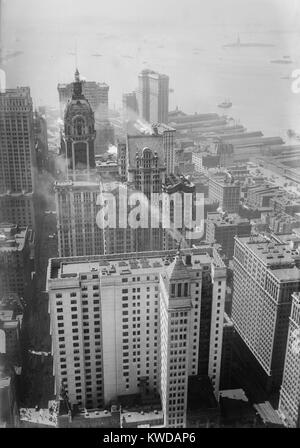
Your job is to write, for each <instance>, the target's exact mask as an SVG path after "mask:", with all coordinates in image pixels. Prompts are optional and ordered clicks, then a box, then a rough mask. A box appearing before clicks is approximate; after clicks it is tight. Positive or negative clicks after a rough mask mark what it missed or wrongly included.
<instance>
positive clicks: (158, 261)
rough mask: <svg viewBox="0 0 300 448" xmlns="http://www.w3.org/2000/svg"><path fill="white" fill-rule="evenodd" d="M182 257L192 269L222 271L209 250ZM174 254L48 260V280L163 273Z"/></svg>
mask: <svg viewBox="0 0 300 448" xmlns="http://www.w3.org/2000/svg"><path fill="white" fill-rule="evenodd" d="M181 254H182V255H183V256H185V255H189V254H192V256H191V264H192V268H193V269H197V270H199V269H201V268H200V266H201V265H207V264H210V263H213V264H214V265H215V266H216V267H220V268H223V267H224V264H223V262H222V260H221V258H220V256H219V254H218V253H217V250H216V248H215V247H213V246H209V245H203V246H201V247H200V246H199V247H198V248H195V249H182V250H181ZM175 255H176V251H159V252H141V253H128V254H114V255H99V256H87V257H70V258H56V259H50V260H49V265H48V280H53V279H68V278H78V279H79V278H80V276H81V275H84V274H86V273H94V275H95V276H97V275H98V274H100V276H101V277H113V276H122V275H134V274H137V275H138V274H143V273H147V274H148V273H149V274H151V273H155V274H157V272H158V270H159V271H160V272H161V271H162V268H165V269H167V267H168V266H170V265H171V263H173V261H174V257H175Z"/></svg>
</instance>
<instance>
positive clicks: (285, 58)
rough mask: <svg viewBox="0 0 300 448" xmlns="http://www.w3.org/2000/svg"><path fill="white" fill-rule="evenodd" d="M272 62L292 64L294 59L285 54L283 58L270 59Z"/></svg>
mask: <svg viewBox="0 0 300 448" xmlns="http://www.w3.org/2000/svg"><path fill="white" fill-rule="evenodd" d="M270 62H271V64H292V62H293V61H292V60H291V58H290V56H283V58H282V59H273V60H272V61H270Z"/></svg>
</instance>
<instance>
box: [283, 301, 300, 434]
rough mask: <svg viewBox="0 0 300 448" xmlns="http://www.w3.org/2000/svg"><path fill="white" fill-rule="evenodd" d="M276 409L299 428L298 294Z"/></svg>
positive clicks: (284, 419)
mask: <svg viewBox="0 0 300 448" xmlns="http://www.w3.org/2000/svg"><path fill="white" fill-rule="evenodd" d="M278 411H279V413H280V415H281V417H282V419H283V421H284V423H285V425H286V426H288V427H289V428H300V295H299V293H295V294H293V303H292V309H291V315H290V323H289V333H288V340H287V346H286V355H285V363H284V372H283V380H282V385H281V390H280V400H279V408H278Z"/></svg>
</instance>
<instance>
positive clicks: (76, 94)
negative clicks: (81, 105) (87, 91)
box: [72, 68, 83, 99]
mask: <svg viewBox="0 0 300 448" xmlns="http://www.w3.org/2000/svg"><path fill="white" fill-rule="evenodd" d="M82 96H83V95H82V81H81V80H80V74H79V70H78V68H76V71H75V80H74V82H73V95H72V98H73V99H79V98H82Z"/></svg>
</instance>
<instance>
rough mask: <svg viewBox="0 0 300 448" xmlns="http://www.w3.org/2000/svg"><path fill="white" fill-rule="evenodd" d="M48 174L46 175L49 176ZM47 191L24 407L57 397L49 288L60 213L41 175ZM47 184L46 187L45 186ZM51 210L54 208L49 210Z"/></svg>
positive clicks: (29, 319)
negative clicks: (50, 264) (47, 284)
mask: <svg viewBox="0 0 300 448" xmlns="http://www.w3.org/2000/svg"><path fill="white" fill-rule="evenodd" d="M45 178H46V179H45ZM39 181H40V182H41V183H43V186H42V187H43V188H42V189H41V190H40V191H48V192H49V195H47V196H46V195H43V197H41V200H40V207H39V210H38V217H37V233H36V248H35V278H34V292H33V295H32V299H31V302H30V303H29V304H28V307H27V310H26V313H25V316H24V325H23V333H24V337H23V370H22V378H21V403H20V404H21V407H25V408H29V407H35V406H38V407H40V408H47V407H48V401H49V400H51V399H53V398H54V395H53V394H54V383H53V375H52V356H51V337H50V331H49V328H50V327H49V325H50V322H49V314H48V295H47V293H46V292H45V288H46V275H47V265H48V259H49V258H51V257H55V256H57V238H56V217H55V213H53V212H51V211H54V203H53V197H52V196H51V181H50V179H49V181H47V175H46V176H43V175H40V178H39ZM46 185H47V188H46V189H45V186H46ZM49 210H50V212H49Z"/></svg>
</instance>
